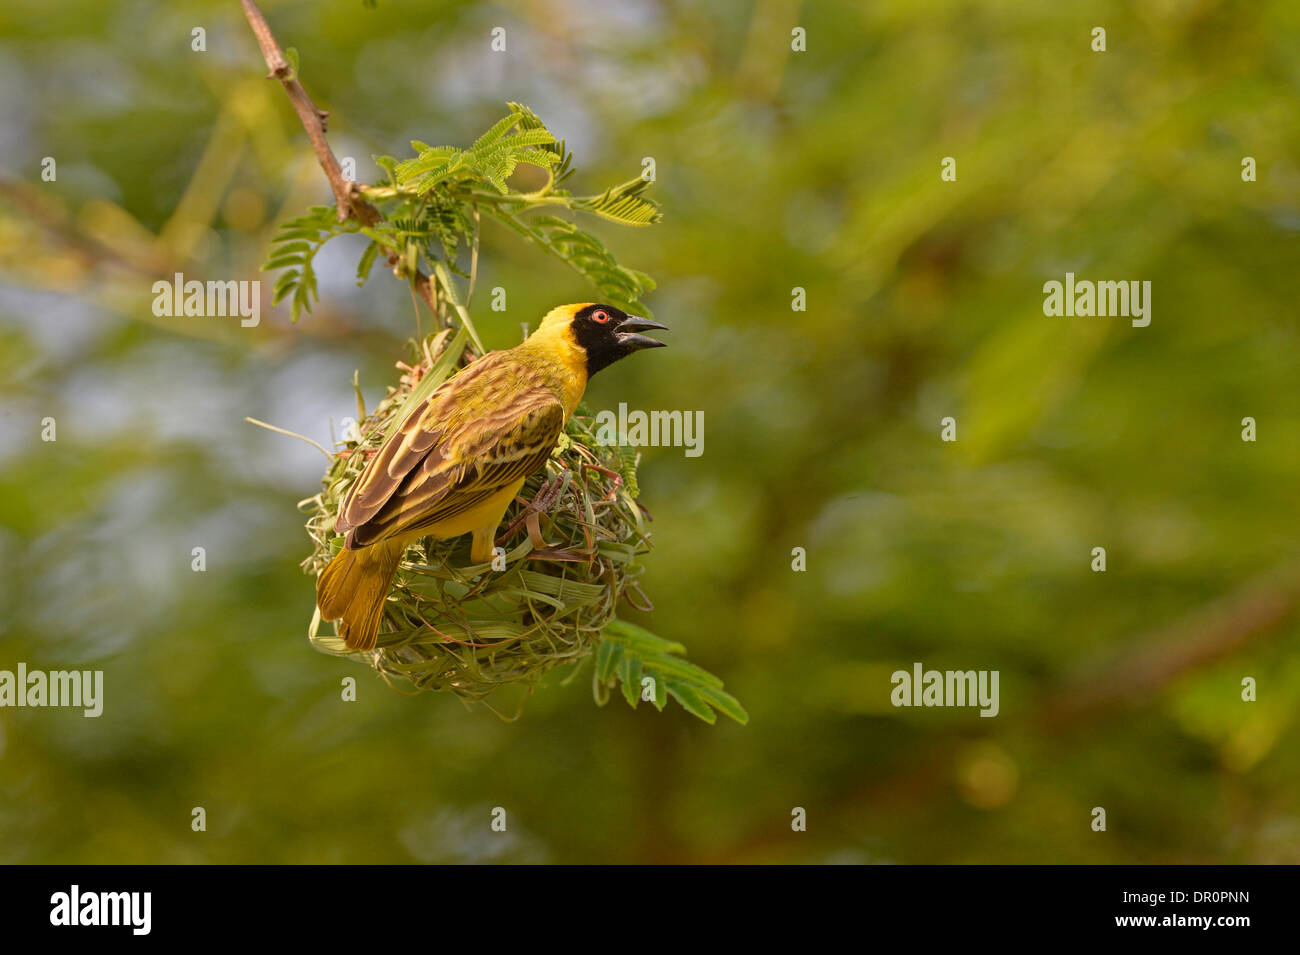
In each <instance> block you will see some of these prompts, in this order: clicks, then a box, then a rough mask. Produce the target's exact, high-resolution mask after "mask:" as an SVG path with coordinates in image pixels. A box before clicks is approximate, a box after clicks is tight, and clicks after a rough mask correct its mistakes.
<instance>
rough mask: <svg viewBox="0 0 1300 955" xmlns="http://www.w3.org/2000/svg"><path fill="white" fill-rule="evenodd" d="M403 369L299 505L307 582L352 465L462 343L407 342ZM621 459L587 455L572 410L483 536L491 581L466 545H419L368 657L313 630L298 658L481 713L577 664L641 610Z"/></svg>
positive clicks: (630, 503)
mask: <svg viewBox="0 0 1300 955" xmlns="http://www.w3.org/2000/svg"><path fill="white" fill-rule="evenodd" d="M412 346H413V348H412V351H413V356H412V361H411V362H410V363H409V364H407V363H400V362H399V363H398V366H397V367H398V368H400V369H402V371H403V374H402V375H401V378H400V380H399V382H398V384H397V386H396V387H390V388H389V390H388V394H387V395H386V396H385V397H384V399H383V400H382V401H381V402H380V403H379V405H378V407H376V408H375V409H374V411H373V412H371V413H370V414H365V413H364V410H363V408H362V405H361V397H360V391H359V390H358V396H357V401H358V409H359V411H360V413H361V414H360V416H361V418H362V419H363V420H362V421H361V423H360V424H359V426H358V428H357V431H356V432H354V433H353V434H351V435H350V436H349V437H350V438H351V439H352V440H345V441H343V442H341V445H342V446H341V447H339V448H337V449H336V450H335V451H334V453H333V455H332V457H331V461H330V464H329V467H328V469H327V470H326V472H325V476H324V478H323V479H322V482H321V491H320V493H319V494H317V495H315V496H314V497H311V498H308V499H306V500H304V501H302V502H300V504H299V509H300V510H302V511H303V512H305V513H306V514H307V515H308V520H307V532H308V534H309V535H310V536H311V540H312V543H313V545H314V546H313V550H312V553H311V555H310V556H309V557H308V558H307V559H306V560H304V561H303V564H302V566H303V568H304V569H305V570H306V572H307V573H309V574H312V575H318V574H320V572H321V571H322V570H323V569H324V568H325V566H326V564H328V563H329V561H330V559H331V558H332V557H333V556H334V555H335V554H336V553H338V551H339V550H340V549H341V548H342V546H343V537H342V536H341V535H339V534H336V533H335V532H334V523H335V520H336V519H337V517H338V512H339V508H340V507H341V506H342V503H343V501H344V500H345V499H346V498H347V494H348V491H349V490H350V489H351V487H352V483H353V481H355V480H356V478H357V476H358V475H359V474H360V473H361V470H362V468H363V467H364V465H365V462H366V461H367V460H368V459H369V458H370V456H371V455H372V454H373V453H374V452H375V451H376V450H377V449H378V448H379V447H380V445H382V444H383V442H384V439H385V437H386V436H387V435H388V434H389V433H390V432H391V431H392V430H393V429H395V428H396V427H397V425H398V424H400V422H401V420H402V419H403V417H404V416H405V413H406V411H407V409H408V407H409V408H413V407H414V406H415V405H414V404H413V403H412V402H411V399H412V396H413V395H414V397H415V401H416V402H417V403H418V402H419V401H422V400H423V398H424V396H425V395H427V394H428V393H430V392H431V391H432V390H433V388H435V387H436V386H437V385H438V384H440V383H441V382H442V381H443V380H445V379H446V378H448V377H450V374H451V373H452V372H453V371H454V370H456V369H457V368H459V367H460V364H461V361H462V358H461V356H462V354H463V353H471V352H468V349H466V347H465V342H464V338H463V333H462V334H461V335H460V336H454V335H453V333H452V332H451V331H449V330H444V331H442V332H439V333H436V334H434V335H430V336H429V337H428V338H426V339H425V340H424V341H422V342H420V343H418V344H417V343H415V342H413V343H412ZM636 459H637V456H636V454H635V452H632V451H631V450H630V449H627V448H623V447H619V446H617V445H601V444H598V443H597V442H596V436H595V432H594V419H593V416H592V415H591V413H590V412H589V411H588V410H587V409H586V408H585V407H583V406H579V408H578V410H577V412H576V413H575V414H574V415H573V417H572V418H571V419H570V420H569V423H568V425H567V427H566V428H565V433H564V434H563V435H561V437H560V440H559V443H558V444H557V446H556V449H555V451H554V452H553V453H552V454H551V457H550V459H549V460H548V461H547V463H546V467H545V468H544V469H543V470H541V471H539V472H537V473H536V474H533V475H532V476H530V477H529V478H528V480H527V481H525V482H524V486H523V488H522V490H521V491H520V493H519V495H518V496H517V497H516V499H515V501H514V502H513V503H512V504H511V505H510V508H509V509H508V510H507V511H506V515H505V518H504V519H503V520H502V522H501V527H500V529H499V531H498V534H497V545H498V546H499V547H501V548H504V550H505V568H504V569H501V568H500V562H499V560H498V563H497V566H496V568H495V569H494V567H493V565H492V564H471V563H470V557H469V545H470V538H469V536H468V535H465V536H463V537H460V538H456V539H455V540H449V541H441V540H434V539H432V538H424V539H422V540H421V541H419V542H417V543H416V544H414V545H412V546H411V547H409V548H408V549H407V551H406V554H405V555H404V556H403V558H402V562H401V564H400V566H399V568H398V571H397V577H396V580H395V581H394V586H393V590H392V593H391V594H390V595H389V598H388V601H387V604H386V606H385V609H384V616H383V620H382V622H381V623H380V627H379V639H378V643H377V645H376V647H375V649H374V650H368V651H353V650H348V649H347V648H346V647H345V646H344V644H343V641H342V640H341V639H340V638H339V637H338V636H337V635H336V634H335V633H333V632H332V631H333V624H326V625H325V626H324V627H322V625H321V624H322V621H321V619H320V611H319V610H317V612H316V614H315V615H314V616H313V618H312V621H311V625H310V627H309V630H308V636H309V638H310V640H311V643H312V645H313V646H314V647H315V648H316V649H318V650H320V651H322V652H324V653H329V654H333V655H336V656H345V657H351V658H353V659H355V660H358V661H360V662H364V663H366V664H368V665H370V666H372V667H374V668H375V669H376V670H377V671H379V673H380V674H382V675H383V676H384V678H385V680H386V681H387V682H388V683H389V685H390V686H394V688H395V689H399V690H401V689H410V690H414V691H423V690H449V691H451V692H452V693H455V694H457V695H458V696H460V697H462V698H464V699H467V700H483V698H484V697H486V696H487V695H488V694H490V693H492V692H493V691H494V690H497V689H499V688H501V687H503V686H507V685H519V684H523V685H526V686H531V685H532V684H533V683H535V682H536V680H537V679H538V678H539V677H540V676H541V675H542V674H543V673H545V672H546V671H547V670H550V669H551V668H553V667H557V666H561V665H563V664H574V663H577V662H578V661H580V660H582V659H583V658H584V657H586V656H588V655H589V654H590V653H591V652H592V650H593V649H594V647H595V645H596V643H597V641H598V640H599V637H600V632H601V630H602V629H604V628H605V627H606V626H607V625H609V624H610V623H611V621H613V619H614V612H615V607H616V606H617V605H618V603H619V601H620V600H621V599H626V600H627V601H628V603H629V604H631V605H632V606H633V607H635V608H636V609H641V610H648V609H650V602H649V600H648V599H647V598H646V596H645V594H644V593H642V591H641V590H640V588H639V586H638V584H637V581H638V579H639V578H640V576H641V574H642V572H643V569H644V568H643V567H642V565H641V564H640V563H638V558H639V557H640V556H641V555H643V554H645V553H647V552H649V550H650V538H649V534H648V532H647V530H646V521H647V519H648V515H647V514H646V512H645V509H644V508H642V507H641V505H640V504H638V503H637V500H636V496H637V484H636Z"/></svg>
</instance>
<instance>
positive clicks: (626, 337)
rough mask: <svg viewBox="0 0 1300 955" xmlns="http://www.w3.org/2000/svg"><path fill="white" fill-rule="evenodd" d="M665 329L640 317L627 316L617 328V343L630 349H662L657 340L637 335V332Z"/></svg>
mask: <svg viewBox="0 0 1300 955" xmlns="http://www.w3.org/2000/svg"><path fill="white" fill-rule="evenodd" d="M667 327H668V326H667V325H661V324H659V322H652V321H650V319H648V318H642V317H641V316H640V315H629V316H628V317H627V318H625V319H624V320H623V322H622V323H621V324H620V325H619V326H618V333H617V338H618V343H619V344H620V345H624V346H627V347H629V348H632V349H638V348H663V347H664V345H665V343H664V342H661V341H660V340H659V339H657V338H651V337H650V336H649V335H638V334H637V332H643V331H647V330H648V329H651V328H663V329H666V328H667Z"/></svg>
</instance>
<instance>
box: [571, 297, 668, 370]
mask: <svg viewBox="0 0 1300 955" xmlns="http://www.w3.org/2000/svg"><path fill="white" fill-rule="evenodd" d="M667 327H668V326H667V325H661V324H659V323H658V322H652V321H650V319H648V318H642V317H641V316H639V315H629V314H627V312H624V311H623V310H622V309H617V308H615V307H614V306H612V305H588V306H587V307H586V308H584V309H582V311H580V312H578V314H577V315H575V316H574V318H573V337H574V340H575V341H577V343H578V344H579V345H581V346H582V348H583V350H584V351H585V352H586V353H587V377H588V378H590V377H591V376H592V375H594V374H595V373H596V372H598V371H600V370H601V369H602V368H605V367H607V366H609V365H612V364H614V362H616V361H618V360H619V359H620V358H626V357H627V356H628V355H630V354H632V352H634V351H640V350H641V349H643V348H663V347H664V343H663V342H661V341H659V340H658V339H656V338H651V337H649V336H648V335H641V334H639V333H640V332H644V331H648V330H650V329H652V328H667Z"/></svg>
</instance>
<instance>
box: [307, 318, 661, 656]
mask: <svg viewBox="0 0 1300 955" xmlns="http://www.w3.org/2000/svg"><path fill="white" fill-rule="evenodd" d="M666 327H667V326H665V325H661V324H659V323H658V322H652V321H650V320H649V319H647V318H641V317H640V316H637V315H628V314H627V313H626V312H623V311H621V310H619V309H617V308H614V307H613V306H612V305H599V304H593V303H584V304H580V305H561V306H560V307H559V308H555V309H552V310H551V312H550V313H549V314H548V315H547V316H546V317H545V318H544V319H542V323H541V325H539V326H538V328H537V331H535V332H533V334H531V335H529V336H528V338H527V340H525V341H524V343H523V344H521V345H516V346H515V347H514V348H511V349H508V350H505V351H493V352H488V353H487V354H486V355H484V356H483V357H482V358H480V359H478V360H477V361H475V362H474V363H473V364H471V365H469V366H468V367H467V368H464V369H462V370H461V371H460V372H458V373H457V374H455V375H454V376H452V377H451V378H449V379H447V381H445V382H443V384H442V385H441V386H439V387H438V389H437V390H436V391H435V392H434V393H433V394H432V395H430V396H429V397H428V399H427V400H426V401H425V402H424V403H423V404H422V405H421V406H419V407H417V408H415V409H414V410H413V411H412V412H411V413H410V414H409V415H407V417H406V419H405V421H403V423H402V426H401V427H400V428H398V430H397V431H395V432H393V434H392V435H391V436H390V437H389V438H388V440H387V441H385V442H384V444H383V445H382V446H381V447H380V449H379V451H378V453H377V454H375V456H374V457H373V458H371V459H370V461H369V462H368V463H367V464H366V467H365V470H363V471H362V472H361V475H360V476H359V477H358V478H357V481H356V483H355V484H354V485H353V486H352V490H351V491H350V492H349V493H348V497H347V500H346V501H345V502H344V503H343V508H342V510H341V511H340V512H339V518H338V521H337V522H336V523H335V525H334V529H335V530H336V531H338V532H339V533H340V534H346V535H347V539H346V541H345V542H344V547H343V550H341V551H340V552H339V553H338V556H336V557H335V558H334V559H333V560H332V561H330V563H329V566H328V567H326V568H325V570H324V571H323V572H322V573H321V575H320V577H319V579H318V580H317V581H316V605H317V606H318V607H320V612H321V617H323V618H324V619H325V620H338V621H339V626H338V632H339V635H340V636H342V637H343V641H344V643H346V644H347V646H348V648H349V649H352V650H370V649H373V648H374V646H375V640H376V637H377V635H378V632H379V619H380V617H382V616H383V611H384V601H385V600H387V599H388V591H389V590H390V589H391V588H392V585H393V575H394V574H395V573H396V572H397V565H398V562H399V561H400V560H401V559H402V554H404V553H405V552H406V548H407V546H409V545H410V544H411V543H412V542H414V541H416V540H418V539H419V538H421V537H434V538H438V539H441V540H448V539H450V538H453V537H459V536H460V535H462V534H473V535H474V540H473V546H472V547H471V548H470V559H471V560H472V561H473V562H474V563H476V564H481V563H486V562H488V561H490V560H491V559H492V548H493V545H494V544H495V541H496V533H497V527H498V526H499V525H500V523H501V518H502V517H503V516H504V515H505V512H506V507H507V506H508V505H509V504H510V502H511V501H513V500H514V498H515V495H516V494H518V493H519V488H520V487H521V486H522V485H523V483H524V480H525V479H526V478H527V477H528V476H529V475H530V474H532V473H533V472H534V471H536V470H537V469H538V468H540V467H542V466H543V465H544V464H545V463H546V459H547V458H548V457H550V455H551V450H552V449H553V448H554V447H555V442H556V441H557V440H558V439H559V437H560V434H561V432H562V431H563V430H564V425H565V422H567V421H568V420H569V416H570V415H571V414H573V411H574V409H575V408H577V407H578V402H579V401H581V400H582V395H583V392H584V391H585V390H586V388H587V381H588V380H589V379H590V378H591V376H592V375H594V374H595V373H596V372H598V371H600V370H601V369H602V368H605V367H607V366H608V365H611V364H613V363H614V362H616V361H618V360H619V359H620V358H624V357H626V356H627V355H630V354H632V352H634V351H639V350H641V349H643V348H658V347H661V346H662V345H663V344H664V343H663V342H661V341H658V340H657V339H654V338H650V337H649V336H647V335H642V334H639V333H640V332H643V331H646V330H648V329H652V328H666Z"/></svg>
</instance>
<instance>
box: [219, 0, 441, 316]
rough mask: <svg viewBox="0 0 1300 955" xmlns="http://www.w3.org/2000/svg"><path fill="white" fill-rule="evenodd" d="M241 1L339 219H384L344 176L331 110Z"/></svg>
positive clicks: (393, 258) (433, 306)
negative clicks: (330, 127)
mask: <svg viewBox="0 0 1300 955" xmlns="http://www.w3.org/2000/svg"><path fill="white" fill-rule="evenodd" d="M240 3H241V4H242V6H243V8H244V16H245V17H247V18H248V25H249V26H250V27H252V28H253V35H254V36H255V37H257V45H258V46H259V47H260V48H261V50H262V57H263V59H265V60H266V65H267V68H268V69H270V71H271V73H270V76H269V77H268V79H269V78H271V77H274V78H275V79H278V80H279V81H280V83H281V84H282V85H283V86H284V90H285V92H286V93H287V94H288V95H289V101H290V102H291V103H293V108H294V109H295V110H296V111H297V113H298V118H299V119H300V120H301V121H302V128H303V129H304V130H306V132H307V138H308V139H309V140H311V145H312V148H313V149H314V150H315V151H316V159H317V160H318V161H319V162H320V167H321V169H322V170H324V172H325V178H326V179H328V180H329V183H330V189H332V190H333V191H334V201H335V204H336V205H337V206H338V212H339V221H340V222H342V221H344V220H345V219H347V218H348V217H349V216H354V217H355V218H356V219H357V220H358V221H359V222H361V223H362V224H363V225H367V226H373V225H375V224H376V223H378V222H381V221H383V218H384V216H383V213H381V212H380V211H379V210H378V209H376V208H375V207H374V206H373V205H371V204H370V203H369V202H367V201H366V200H365V198H364V196H363V195H362V190H363V189H368V188H370V187H368V186H363V185H361V184H360V183H356V182H351V181H349V180H347V179H344V178H343V169H342V167H340V166H339V161H338V159H336V158H335V156H334V151H333V150H332V149H330V145H329V142H328V140H326V138H325V120H326V117H327V116H328V115H329V114H328V113H325V112H322V111H321V110H319V109H317V108H316V104H315V103H313V102H312V101H311V97H310V96H308V95H307V91H306V90H305V89H304V88H303V85H302V84H301V83H300V82H298V76H297V73H296V72H295V71H294V69H293V67H292V66H290V65H289V61H288V60H286V59H285V57H284V53H283V52H281V50H280V44H279V43H278V42H276V39H275V34H273V33H272V32H271V27H270V25H269V24H268V23H267V22H266V17H265V16H263V14H262V10H261V8H260V7H258V5H257V3H256V0H240ZM388 265H389V267H390V268H392V269H393V271H394V273H395V274H398V275H402V274H405V270H404V268H403V267H402V262H401V260H400V258H399V257H398V256H397V255H390V256H389V257H388ZM410 278H411V283H412V285H413V286H414V288H415V291H416V294H417V295H419V296H420V298H421V299H422V300H423V301H424V304H425V305H427V306H429V311H431V312H432V313H433V320H434V322H436V323H437V324H438V326H439V327H440V328H441V326H442V319H441V316H440V313H439V311H438V296H437V292H436V290H435V289H434V287H433V283H432V282H431V281H430V280H429V277H428V276H427V275H425V274H424V273H423V272H421V271H420V270H419V269H416V270H415V274H414V275H412V276H411V277H410Z"/></svg>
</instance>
